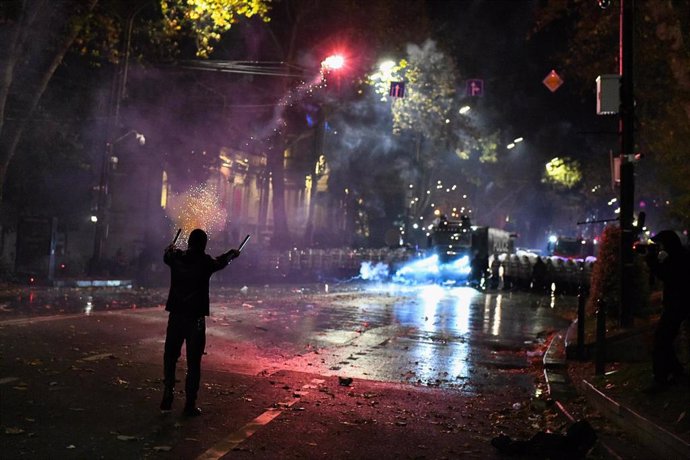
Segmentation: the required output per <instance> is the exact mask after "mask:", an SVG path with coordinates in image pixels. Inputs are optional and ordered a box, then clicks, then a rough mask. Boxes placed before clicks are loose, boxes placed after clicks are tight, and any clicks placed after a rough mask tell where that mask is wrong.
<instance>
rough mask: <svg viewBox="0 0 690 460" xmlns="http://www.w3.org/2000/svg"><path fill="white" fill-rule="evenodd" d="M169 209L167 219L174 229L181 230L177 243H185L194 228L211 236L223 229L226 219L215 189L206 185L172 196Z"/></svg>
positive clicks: (225, 213)
mask: <svg viewBox="0 0 690 460" xmlns="http://www.w3.org/2000/svg"><path fill="white" fill-rule="evenodd" d="M169 209H170V214H169V216H168V217H170V219H171V220H172V221H173V223H174V226H175V228H181V229H182V235H181V236H180V239H179V240H178V241H185V240H186V237H187V236H189V233H190V232H191V231H192V230H194V229H195V228H200V229H202V230H204V231H205V232H206V233H208V234H209V236H211V235H212V234H213V233H214V232H218V231H222V230H223V229H224V227H225V221H226V219H227V212H226V210H225V209H224V208H223V207H222V206H221V205H220V200H219V199H218V193H217V191H216V188H215V187H213V186H209V185H206V184H203V185H198V186H195V187H192V188H191V189H189V190H188V191H187V192H185V193H181V194H179V195H174V196H173V197H172V198H171V200H170V208H169Z"/></svg>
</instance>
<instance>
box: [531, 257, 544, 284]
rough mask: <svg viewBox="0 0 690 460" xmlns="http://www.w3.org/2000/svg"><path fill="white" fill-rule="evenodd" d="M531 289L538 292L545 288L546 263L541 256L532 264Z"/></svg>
mask: <svg viewBox="0 0 690 460" xmlns="http://www.w3.org/2000/svg"><path fill="white" fill-rule="evenodd" d="M532 290H534V291H538V292H544V291H545V290H546V264H545V263H544V261H543V260H542V258H541V257H537V259H536V260H535V261H534V265H533V266H532Z"/></svg>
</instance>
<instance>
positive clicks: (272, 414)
mask: <svg viewBox="0 0 690 460" xmlns="http://www.w3.org/2000/svg"><path fill="white" fill-rule="evenodd" d="M323 382H324V380H321V379H312V383H311V384H305V385H303V386H302V388H315V385H318V384H319V383H323ZM297 394H298V395H299V396H303V395H306V394H308V392H306V391H299V392H297ZM300 399H301V398H300V397H297V396H295V397H293V398H292V400H290V401H287V402H283V403H278V404H276V405H275V406H276V407H272V408H270V409H268V410H267V411H266V412H264V413H263V414H261V415H259V416H258V417H256V418H255V419H254V420H252V421H251V422H249V423H247V424H246V425H244V426H243V427H242V428H240V429H239V430H237V431H235V432H234V433H230V434H229V435H228V436H226V437H225V438H223V439H221V440H220V441H219V442H218V443H216V445H214V446H213V447H211V448H210V449H208V450H207V451H206V452H204V453H203V454H201V455H199V456H198V457H197V458H196V460H217V459H219V458H221V457H223V456H224V455H226V454H227V453H228V452H230V451H232V450H233V449H234V448H236V447H237V446H239V445H240V444H242V443H243V442H244V441H246V440H247V439H248V438H249V437H250V436H251V435H253V434H254V433H256V432H257V431H258V430H259V429H260V428H261V427H263V426H265V425H268V424H269V423H270V422H271V421H273V420H274V419H275V418H276V417H278V416H279V415H280V414H282V413H283V412H284V411H285V410H286V409H289V408H290V407H292V405H293V404H295V403H296V402H297V401H299V400H300Z"/></svg>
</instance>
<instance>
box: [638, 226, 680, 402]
mask: <svg viewBox="0 0 690 460" xmlns="http://www.w3.org/2000/svg"><path fill="white" fill-rule="evenodd" d="M652 241H653V242H654V243H656V244H657V245H658V246H659V250H658V252H657V251H652V252H650V253H649V254H648V256H647V264H648V265H649V268H650V270H651V271H652V273H653V274H654V275H655V276H656V277H658V278H659V279H660V280H661V281H662V282H663V297H662V305H663V309H662V312H661V317H660V318H659V323H658V324H657V327H656V330H655V331H654V340H653V345H652V372H653V373H654V384H653V385H652V386H651V387H650V388H649V389H648V390H650V391H654V390H657V389H662V388H663V386H665V385H666V384H668V383H669V382H670V381H671V380H672V379H673V378H674V377H679V376H681V375H682V374H683V366H682V365H681V364H680V361H679V360H678V357H677V356H676V351H675V348H674V341H675V339H676V337H677V336H678V332H679V330H680V326H681V323H682V322H683V321H684V320H685V319H687V318H688V313H690V305H689V304H688V301H690V291H689V290H688V288H689V286H688V283H689V281H690V270H689V269H688V268H687V265H688V262H689V258H690V253H688V251H687V250H686V249H685V248H684V247H683V244H682V243H681V241H680V238H679V237H678V235H677V234H676V232H674V231H672V230H663V231H661V232H659V233H658V234H657V235H656V236H654V237H653V238H652Z"/></svg>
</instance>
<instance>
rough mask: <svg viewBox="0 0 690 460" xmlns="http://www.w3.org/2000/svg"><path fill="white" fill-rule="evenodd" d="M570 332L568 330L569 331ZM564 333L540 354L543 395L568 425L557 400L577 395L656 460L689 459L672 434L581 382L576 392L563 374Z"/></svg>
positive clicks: (682, 444) (689, 446) (689, 449)
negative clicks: (552, 401)
mask: <svg viewBox="0 0 690 460" xmlns="http://www.w3.org/2000/svg"><path fill="white" fill-rule="evenodd" d="M569 329H570V328H569ZM567 336H568V329H565V330H563V331H560V332H558V333H557V334H556V335H554V337H553V339H552V340H551V342H550V343H549V346H548V347H547V350H546V353H545V354H544V359H543V364H544V376H545V378H546V383H547V391H548V392H549V395H550V396H551V398H552V399H553V400H554V401H555V403H556V407H558V409H559V411H560V412H561V413H562V414H563V415H564V416H565V417H566V418H567V419H568V420H570V421H571V422H572V421H574V418H573V416H572V415H571V414H570V413H569V412H568V411H567V409H566V408H565V407H564V405H563V404H562V402H561V399H567V398H568V397H570V396H573V395H578V394H581V395H582V396H583V397H584V398H585V399H586V400H587V402H588V403H589V404H591V405H592V406H593V407H595V408H596V409H597V410H599V411H600V412H601V414H602V416H604V417H605V418H606V419H607V420H609V421H611V422H613V423H615V424H616V425H617V426H618V427H619V428H620V429H621V430H623V431H625V432H626V433H628V434H629V435H630V436H631V437H633V438H634V439H637V440H639V442H640V443H641V444H642V445H644V446H645V448H647V449H649V450H650V451H652V452H654V454H655V456H657V457H658V458H690V444H688V443H687V442H686V441H685V440H683V439H681V438H679V437H678V436H676V435H675V434H673V433H671V432H669V431H667V430H665V429H664V428H662V427H660V426H658V425H656V424H655V423H653V422H652V421H650V420H648V419H646V418H645V417H643V416H642V415H640V414H638V413H637V412H635V411H633V410H632V409H630V408H628V407H625V406H623V405H621V404H620V403H618V402H616V401H614V400H613V399H611V398H610V397H608V396H607V395H606V394H604V393H602V392H601V391H599V390H598V389H596V388H595V387H594V385H592V384H591V383H589V382H588V381H587V380H583V381H582V384H583V390H581V392H578V390H577V389H576V388H575V386H574V385H572V384H571V382H570V380H569V378H568V373H567V361H566V343H565V341H566V337H567ZM599 442H600V443H601V444H602V446H603V447H604V448H605V449H606V450H607V451H608V453H609V454H610V455H611V456H612V457H613V458H620V457H619V456H618V454H616V453H615V451H614V450H613V449H611V448H610V447H609V446H608V445H606V443H604V442H603V441H602V440H601V439H600V440H599Z"/></svg>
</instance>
